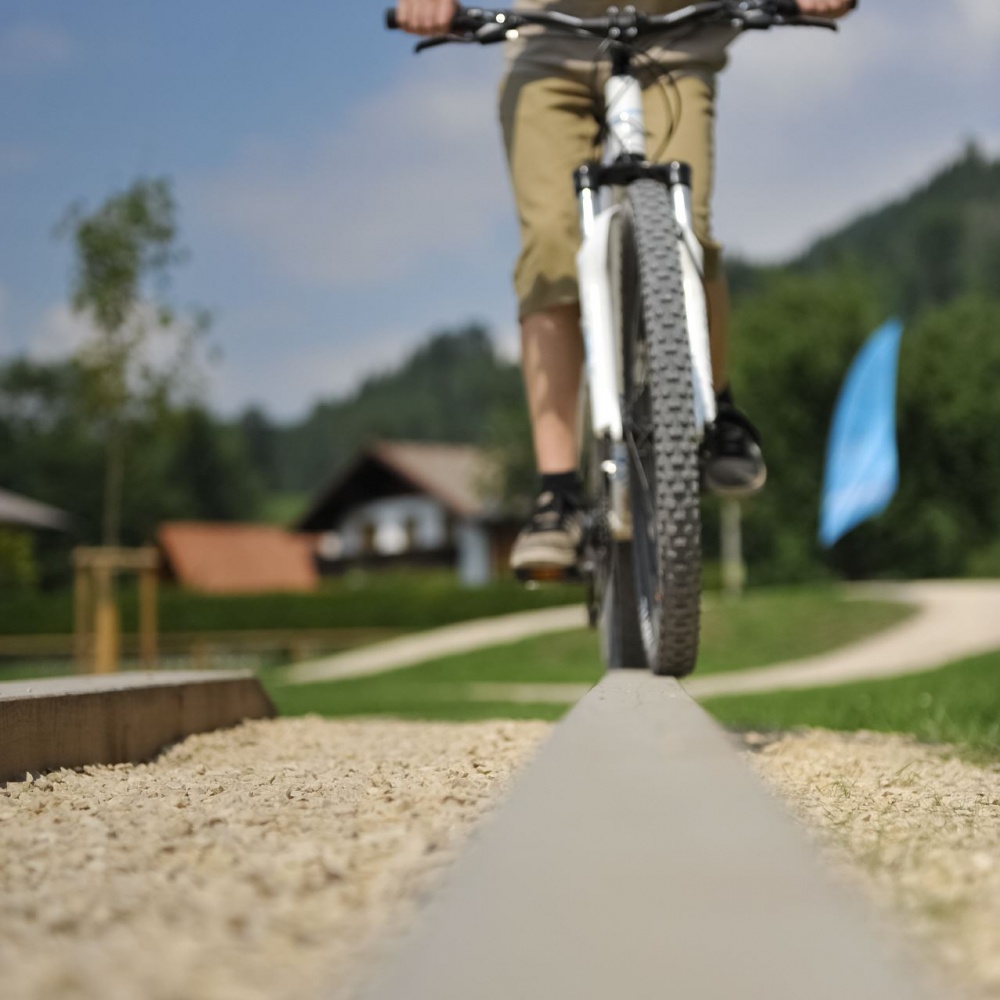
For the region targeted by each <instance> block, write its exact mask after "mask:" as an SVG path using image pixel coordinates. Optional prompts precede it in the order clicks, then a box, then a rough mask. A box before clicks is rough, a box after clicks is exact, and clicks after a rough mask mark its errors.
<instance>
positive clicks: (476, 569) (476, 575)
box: [456, 520, 492, 587]
mask: <svg viewBox="0 0 1000 1000" xmlns="http://www.w3.org/2000/svg"><path fill="white" fill-rule="evenodd" d="M456 539H457V542H458V578H459V579H460V580H461V581H462V583H464V584H465V585H466V586H467V587H481V586H483V584H486V583H489V582H490V577H491V576H492V567H491V563H492V560H491V558H490V535H489V532H488V531H487V530H486V527H485V525H483V524H482V523H480V522H479V521H472V520H468V521H462V522H461V524H459V526H458V530H457V532H456Z"/></svg>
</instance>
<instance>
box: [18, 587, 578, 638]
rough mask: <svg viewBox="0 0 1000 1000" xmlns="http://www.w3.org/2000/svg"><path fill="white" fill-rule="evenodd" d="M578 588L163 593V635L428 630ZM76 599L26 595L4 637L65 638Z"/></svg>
mask: <svg viewBox="0 0 1000 1000" xmlns="http://www.w3.org/2000/svg"><path fill="white" fill-rule="evenodd" d="M582 600H583V592H582V590H581V588H579V587H566V586H553V587H547V588H541V589H539V590H534V591H529V590H525V589H524V587H522V586H521V585H520V584H518V583H515V582H514V581H509V582H508V581H503V582H498V583H493V584H490V585H489V586H486V587H481V588H477V589H474V590H473V589H467V588H464V587H461V586H459V584H458V583H457V582H456V580H455V578H454V576H453V575H451V574H447V573H427V574H416V573H414V574H399V575H392V576H388V575H387V576H381V575H356V576H349V577H346V578H344V579H342V580H337V581H332V582H329V583H327V584H325V585H324V587H323V589H322V590H320V591H319V592H317V593H311V594H308V593H307V594H248V595H210V594H198V593H195V592H193V591H187V590H181V589H179V588H173V587H166V588H163V590H162V591H161V594H160V602H159V605H160V607H159V612H160V628H161V629H162V630H163V631H165V632H201V631H205V632H216V631H226V630H228V629H235V630H240V629H245V630H250V629H268V628H273V629H296V628H302V629H307V628H316V629H334V628H399V629H422V628H432V627H434V626H436V625H446V624H450V623H452V622H459V621H465V620H467V619H471V618H481V617H487V616H489V615H499V614H506V613H510V612H515V611H529V610H532V609H535V608H545V607H554V606H557V605H561V604H573V603H579V602H580V601H582ZM120 604H121V609H122V626H123V628H125V629H126V630H132V629H135V628H136V623H137V619H138V601H137V596H136V594H135V591H134V589H133V588H132V587H131V586H123V589H122V593H121V597H120ZM72 623H73V603H72V597H71V595H70V594H69V593H67V592H59V593H55V594H35V593H30V592H24V591H19V592H16V593H13V594H11V595H9V597H8V598H6V599H5V600H4V601H3V602H0V633H3V634H8V635H10V634H24V635H28V634H46V633H48V634H58V633H66V632H70V631H72V628H73V624H72Z"/></svg>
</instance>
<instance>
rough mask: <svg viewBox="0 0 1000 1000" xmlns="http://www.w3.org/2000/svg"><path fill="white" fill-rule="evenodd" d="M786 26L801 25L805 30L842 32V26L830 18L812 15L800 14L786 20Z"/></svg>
mask: <svg viewBox="0 0 1000 1000" xmlns="http://www.w3.org/2000/svg"><path fill="white" fill-rule="evenodd" d="M785 24H793V25H801V26H802V27H804V28H829V29H830V30H831V31H840V25H839V24H837V22H836V21H834V20H832V19H831V18H829V17H814V16H813V15H812V14H799V16H798V17H787V18H785Z"/></svg>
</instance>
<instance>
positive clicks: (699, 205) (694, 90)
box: [500, 61, 719, 317]
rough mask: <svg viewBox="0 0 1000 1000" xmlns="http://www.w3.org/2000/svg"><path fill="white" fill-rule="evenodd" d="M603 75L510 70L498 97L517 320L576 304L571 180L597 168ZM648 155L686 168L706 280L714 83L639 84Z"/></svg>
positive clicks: (713, 248)
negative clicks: (515, 254) (514, 216)
mask: <svg viewBox="0 0 1000 1000" xmlns="http://www.w3.org/2000/svg"><path fill="white" fill-rule="evenodd" d="M607 74H608V69H607V67H606V64H604V65H603V68H601V67H600V66H599V68H598V69H597V70H596V71H595V69H594V67H591V66H582V65H581V66H577V67H573V66H562V67H541V66H538V67H536V66H532V65H531V64H530V63H529V64H528V65H525V66H523V67H519V65H518V61H515V62H514V63H513V64H512V65H511V67H510V69H509V70H508V73H507V76H506V77H505V78H504V81H503V83H502V84H501V89H500V120H501V124H502V126H503V134H504V144H505V146H506V149H507V162H508V166H509V169H510V178H511V183H512V185H513V188H514V198H515V201H516V202H517V211H518V218H519V220H520V226H521V255H520V258H519V259H518V262H517V268H516V270H515V273H514V286H515V289H516V291H517V297H518V303H519V315H520V316H521V317H524V316H527V315H530V314H531V313H535V312H538V311H539V310H542V309H547V308H550V307H552V306H556V305H563V304H571V303H575V302H578V301H579V293H578V291H577V283H576V251H577V248H578V247H579V243H580V224H579V218H578V208H577V200H576V194H575V192H574V190H573V171H574V170H575V169H576V168H577V167H578V166H579V165H580V164H581V163H583V162H584V161H586V160H594V159H599V158H600V148H599V146H598V144H597V122H596V119H595V117H594V109H595V107H598V106H599V105H598V103H597V102H598V101H600V102H601V103H602V104H603V92H604V82H605V80H606V79H607ZM643 82H644V84H645V86H644V89H643V98H644V100H643V104H644V114H645V118H646V130H647V133H648V135H647V150H648V155H649V158H650V159H651V160H655V161H656V162H659V163H664V162H669V161H671V160H682V161H684V162H685V163H689V164H690V165H691V168H692V173H693V179H692V187H693V190H692V196H693V197H692V201H693V210H694V224H695V231H696V233H697V235H698V238H699V240H700V241H701V242H702V244H703V246H704V247H705V249H706V261H705V263H706V276H707V277H712V275H713V274H714V273H716V272H717V269H718V260H719V247H718V245H717V244H715V243H714V242H713V241H712V237H711V221H710V207H709V206H710V201H711V194H712V181H713V171H714V124H715V74H714V73H713V72H712V70H711V69H709V68H707V67H706V68H700V67H696V68H692V67H687V68H684V69H679V70H676V71H674V72H672V73H670V74H669V75H665V76H661V77H659V79H658V80H652V81H645V80H644V81H643Z"/></svg>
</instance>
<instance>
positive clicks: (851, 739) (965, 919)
mask: <svg viewBox="0 0 1000 1000" xmlns="http://www.w3.org/2000/svg"><path fill="white" fill-rule="evenodd" d="M748 739H749V742H750V743H751V745H752V746H755V747H756V752H754V753H752V754H751V756H750V759H751V762H752V764H753V766H754V767H755V768H756V770H757V771H758V772H759V773H760V774H761V776H762V777H763V778H764V780H765V781H766V782H767V783H768V784H769V785H770V786H771V787H772V788H773V789H774V790H775V791H776V792H777V793H778V794H780V795H781V796H782V797H783V798H785V799H786V800H787V801H788V802H789V804H790V805H791V807H792V809H793V811H794V812H795V813H796V814H797V815H798V816H799V818H800V819H802V820H803V821H804V822H805V823H806V824H807V825H808V826H809V827H811V828H812V829H813V830H814V831H815V832H816V833H817V835H818V836H819V838H820V840H821V842H822V843H823V844H824V845H825V848H826V851H827V853H828V855H829V857H830V859H831V860H833V862H834V863H835V864H836V865H837V866H838V867H839V869H840V870H841V871H842V872H844V873H846V874H847V875H848V877H849V878H850V880H851V881H854V882H856V883H859V884H860V885H861V886H862V888H863V889H864V890H865V891H866V893H867V894H868V895H869V896H870V897H871V898H873V899H874V901H875V903H876V904H877V905H878V907H879V908H880V909H881V910H882V911H883V912H884V913H885V914H886V915H887V916H889V917H892V918H893V919H895V920H897V921H901V922H902V925H903V927H904V928H905V930H906V931H907V933H908V934H909V936H910V937H911V940H913V941H914V942H915V944H916V945H917V950H919V951H920V952H921V953H922V954H924V955H926V956H928V957H930V958H931V959H932V960H933V961H934V963H935V964H937V965H938V966H939V967H940V968H941V969H942V970H943V972H944V978H945V981H946V982H948V983H951V984H957V989H956V992H957V994H958V995H961V996H970V997H974V998H977V1000H985V998H1000V766H996V765H995V766H992V767H976V766H975V765H973V764H970V763H967V762H965V761H962V760H960V759H958V758H956V757H955V756H954V754H952V753H949V751H948V750H947V748H939V747H931V746H926V745H922V744H919V743H916V742H915V741H913V740H911V739H909V738H906V737H902V736H888V735H882V734H873V733H857V734H843V733H830V732H825V731H822V730H813V731H806V732H804V733H798V734H790V735H785V736H782V737H780V738H778V739H776V740H773V739H771V738H769V737H749V738H748Z"/></svg>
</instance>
